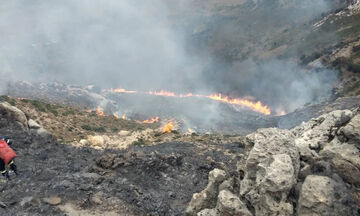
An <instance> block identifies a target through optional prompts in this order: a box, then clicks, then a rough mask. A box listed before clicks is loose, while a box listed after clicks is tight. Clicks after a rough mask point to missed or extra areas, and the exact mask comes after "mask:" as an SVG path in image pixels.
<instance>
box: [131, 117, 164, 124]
mask: <svg viewBox="0 0 360 216" xmlns="http://www.w3.org/2000/svg"><path fill="white" fill-rule="evenodd" d="M136 122H137V123H139V124H153V123H155V122H159V117H158V116H157V117H155V118H151V119H150V120H145V121H136Z"/></svg>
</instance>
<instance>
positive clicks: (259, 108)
mask: <svg viewBox="0 0 360 216" xmlns="http://www.w3.org/2000/svg"><path fill="white" fill-rule="evenodd" d="M112 91H113V92H117V93H139V94H146V95H155V96H163V97H176V98H187V97H201V98H207V99H210V100H216V101H219V102H222V103H227V104H233V105H239V106H243V107H247V108H249V109H251V110H253V111H255V112H258V113H262V114H264V115H270V114H271V109H270V108H269V107H268V106H267V105H264V104H263V103H262V102H260V101H258V102H254V101H250V100H247V99H241V98H230V97H229V96H224V95H222V94H220V93H219V94H212V95H201V94H193V93H188V94H176V93H175V92H171V91H165V90H160V91H148V92H137V91H128V90H125V89H122V88H118V89H114V90H112Z"/></svg>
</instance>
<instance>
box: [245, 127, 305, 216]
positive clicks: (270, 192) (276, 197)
mask: <svg viewBox="0 0 360 216" xmlns="http://www.w3.org/2000/svg"><path fill="white" fill-rule="evenodd" d="M247 139H248V142H249V143H253V144H254V147H253V148H252V150H251V151H250V153H249V156H248V159H247V161H246V166H245V167H244V168H243V169H244V170H242V172H244V173H245V176H244V179H243V180H242V181H241V183H240V195H241V196H244V197H245V198H246V199H247V200H248V201H250V203H251V204H252V206H253V207H254V208H255V213H256V215H269V214H270V215H276V214H280V215H292V214H293V207H292V205H291V204H290V203H288V202H287V197H288V195H289V192H290V190H291V189H292V188H293V187H294V185H295V184H296V179H297V176H298V172H299V169H300V159H299V154H298V150H297V148H296V146H295V143H294V141H293V140H294V136H293V134H292V133H291V132H290V131H287V130H280V129H276V128H269V129H260V130H258V131H257V132H256V133H253V134H250V135H249V136H247ZM240 169H242V168H241V167H240Z"/></svg>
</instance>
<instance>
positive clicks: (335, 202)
mask: <svg viewBox="0 0 360 216" xmlns="http://www.w3.org/2000/svg"><path fill="white" fill-rule="evenodd" d="M350 203H351V201H349V195H348V193H347V189H346V187H345V186H344V185H343V184H341V183H338V182H335V181H334V180H333V179H331V178H329V177H326V176H315V175H310V176H308V177H306V179H305V182H304V183H303V185H302V188H301V192H300V198H299V201H298V209H297V215H299V216H303V215H329V216H332V215H333V216H338V215H344V216H345V215H353V214H352V209H353V208H352V207H351V206H350V205H349V204H350Z"/></svg>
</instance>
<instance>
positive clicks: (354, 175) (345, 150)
mask: <svg viewBox="0 0 360 216" xmlns="http://www.w3.org/2000/svg"><path fill="white" fill-rule="evenodd" d="M320 155H321V156H322V157H325V158H330V160H331V161H332V164H333V165H334V167H335V169H337V171H338V173H339V174H340V175H341V177H342V178H343V179H344V180H345V181H346V182H349V183H351V184H355V185H360V178H359V176H360V150H359V149H358V148H357V147H356V146H355V145H351V144H348V143H341V142H340V141H339V140H338V139H334V140H333V141H332V142H330V143H329V144H328V145H327V146H325V148H324V149H323V150H322V151H321V152H320Z"/></svg>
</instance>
